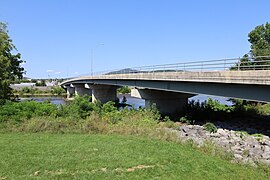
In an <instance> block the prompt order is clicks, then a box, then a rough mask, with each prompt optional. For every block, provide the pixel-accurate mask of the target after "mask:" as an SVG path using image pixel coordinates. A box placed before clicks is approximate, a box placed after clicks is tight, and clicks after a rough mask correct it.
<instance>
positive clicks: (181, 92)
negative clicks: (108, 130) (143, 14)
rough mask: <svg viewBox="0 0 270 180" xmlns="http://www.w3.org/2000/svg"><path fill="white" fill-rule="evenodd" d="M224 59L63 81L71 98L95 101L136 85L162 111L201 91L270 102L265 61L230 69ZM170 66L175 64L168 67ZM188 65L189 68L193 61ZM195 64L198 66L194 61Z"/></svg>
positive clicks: (134, 93)
mask: <svg viewBox="0 0 270 180" xmlns="http://www.w3.org/2000/svg"><path fill="white" fill-rule="evenodd" d="M217 61H218V63H217ZM220 61H221V60H216V61H203V68H204V69H203V68H202V67H200V68H201V69H200V71H190V70H187V69H185V70H183V69H182V68H181V69H180V70H179V68H178V69H176V68H175V64H173V66H172V65H166V66H158V67H156V66H155V67H154V68H153V67H152V70H151V71H149V70H148V71H146V70H145V69H146V68H145V67H147V69H148V67H150V66H145V67H144V69H143V68H141V69H140V70H134V69H135V68H134V69H132V68H131V69H125V70H122V71H113V72H110V73H105V74H103V75H95V76H83V77H78V78H73V79H70V80H67V81H65V82H63V83H62V84H61V85H62V87H64V88H66V89H67V94H68V95H67V96H68V98H70V97H73V96H75V95H84V94H88V95H91V96H92V101H93V102H95V101H97V100H99V101H101V102H102V103H105V102H107V101H115V100H116V99H117V94H116V90H117V88H119V87H121V86H129V87H132V92H131V95H132V96H134V97H138V98H142V99H145V103H146V106H149V105H150V104H152V103H155V104H156V106H157V108H158V109H159V110H160V112H161V113H173V112H175V111H179V110H181V109H182V108H183V107H184V106H185V105H186V103H187V100H188V98H190V97H192V96H194V95H197V94H207V95H215V96H224V97H230V98H239V99H245V100H252V101H259V102H270V70H263V69H265V66H264V65H263V66H261V65H259V66H256V68H253V70H251V69H252V68H250V66H249V68H248V69H244V68H243V67H246V66H245V65H239V66H238V68H237V69H236V70H234V71H229V70H228V68H226V67H227V65H228V64H230V63H231V62H230V63H228V61H229V60H228V59H226V60H225V61H226V66H225V63H220ZM222 61H224V60H222ZM233 63H234V64H235V62H233ZM191 64H192V63H191ZM209 64H210V65H212V64H215V66H216V65H217V64H219V65H220V64H221V65H222V68H224V69H222V70H220V69H219V70H214V71H213V70H209V69H210V67H209ZM231 64H232V63H231ZM181 65H183V64H182V63H181ZM168 66H170V67H172V68H170V69H169V68H167V69H166V68H165V70H164V67H168ZM177 66H178V67H179V64H177ZM184 66H185V68H187V67H189V64H184ZM192 67H193V68H194V66H193V65H192ZM195 67H197V66H195ZM216 67H217V66H216ZM230 67H231V66H230ZM258 67H260V68H258ZM261 67H263V68H261ZM137 69H138V68H137ZM215 69H217V68H215Z"/></svg>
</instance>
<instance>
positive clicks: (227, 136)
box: [172, 125, 270, 165]
mask: <svg viewBox="0 0 270 180" xmlns="http://www.w3.org/2000/svg"><path fill="white" fill-rule="evenodd" d="M172 131H174V132H175V133H176V134H177V136H178V137H179V138H181V139H182V140H183V141H186V140H190V139H191V140H193V142H194V143H195V144H197V145H198V146H202V145H203V144H204V143H205V142H206V141H211V142H213V143H214V144H216V145H217V146H219V147H221V148H222V149H224V151H227V152H231V153H232V154H233V161H234V162H242V163H248V164H252V165H256V164H257V163H258V162H263V163H266V164H268V165H270V138H269V136H266V135H262V134H253V135H250V134H248V133H246V132H243V131H234V130H227V129H223V128H218V129H217V132H216V133H210V132H208V131H206V130H205V129H204V127H203V126H200V125H181V126H179V128H178V130H172ZM250 131H252V130H250Z"/></svg>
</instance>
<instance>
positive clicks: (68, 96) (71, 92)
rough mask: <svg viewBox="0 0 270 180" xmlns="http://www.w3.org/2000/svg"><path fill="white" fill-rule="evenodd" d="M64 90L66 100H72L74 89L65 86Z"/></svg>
mask: <svg viewBox="0 0 270 180" xmlns="http://www.w3.org/2000/svg"><path fill="white" fill-rule="evenodd" d="M65 88H66V89H67V99H72V98H73V97H74V94H75V88H74V87H71V86H65Z"/></svg>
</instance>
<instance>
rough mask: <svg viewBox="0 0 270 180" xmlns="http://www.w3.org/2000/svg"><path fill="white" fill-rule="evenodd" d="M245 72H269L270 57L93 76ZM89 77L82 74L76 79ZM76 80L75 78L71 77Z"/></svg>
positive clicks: (202, 62)
mask: <svg viewBox="0 0 270 180" xmlns="http://www.w3.org/2000/svg"><path fill="white" fill-rule="evenodd" d="M229 70H232V71H245V70H270V56H257V57H249V58H247V59H245V60H243V58H231V59H218V60H207V61H191V62H183V63H174V64H162V65H152V66H140V67H130V68H125V69H114V70H107V71H100V72H95V73H94V76H100V75H116V74H119V75H120V74H138V73H140V74H144V73H147V74H152V73H162V72H164V73H165V72H207V71H229ZM82 76H91V75H90V73H89V74H83V75H80V76H77V77H82ZM73 78H76V77H73ZM69 79H71V78H69Z"/></svg>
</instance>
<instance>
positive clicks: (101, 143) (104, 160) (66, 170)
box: [0, 133, 269, 179]
mask: <svg viewBox="0 0 270 180" xmlns="http://www.w3.org/2000/svg"><path fill="white" fill-rule="evenodd" d="M0 147H1V151H0V179H36V178H38V179H267V178H269V172H267V171H264V170H263V169H261V168H253V167H248V166H242V165H238V164H231V163H229V162H228V161H225V160H222V159H219V158H218V157H213V156H210V155H207V154H204V153H202V152H200V151H198V150H195V149H193V148H192V147H190V146H187V145H181V144H178V143H173V142H166V141H161V140H150V139H145V138H138V137H131V136H120V135H86V134H84V135H82V134H49V133H48V134H47V133H29V134H27V133H4V134H0Z"/></svg>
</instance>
